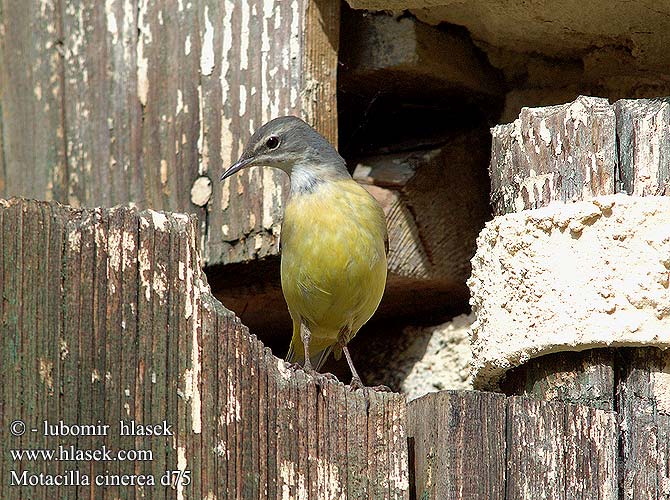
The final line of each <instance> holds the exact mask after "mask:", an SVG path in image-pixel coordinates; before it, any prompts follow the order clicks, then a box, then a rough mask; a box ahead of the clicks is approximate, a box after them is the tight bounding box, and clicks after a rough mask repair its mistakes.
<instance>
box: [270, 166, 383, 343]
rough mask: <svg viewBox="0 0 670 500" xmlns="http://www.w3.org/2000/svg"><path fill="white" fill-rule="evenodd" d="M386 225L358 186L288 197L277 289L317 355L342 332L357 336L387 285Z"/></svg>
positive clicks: (331, 186)
mask: <svg viewBox="0 0 670 500" xmlns="http://www.w3.org/2000/svg"><path fill="white" fill-rule="evenodd" d="M385 241H386V221H385V218H384V213H383V212H382V210H381V207H380V206H379V204H378V203H377V202H376V201H375V199H374V198H373V197H372V196H371V195H370V194H369V193H368V192H367V191H365V189H363V188H362V187H361V186H359V185H358V184H357V183H356V182H355V181H353V180H350V179H347V180H338V181H329V182H324V183H322V184H320V185H318V186H317V187H316V188H315V189H314V191H313V192H311V193H308V194H300V195H298V196H295V197H293V198H292V199H291V200H290V201H289V203H288V204H287V206H286V211H285V214H284V222H283V224H282V232H281V244H282V258H281V282H282V290H283V292H284V297H285V298H286V302H287V304H288V308H289V311H290V313H291V317H292V318H293V320H294V338H295V333H296V332H295V326H296V322H297V323H298V325H299V322H300V318H302V319H303V320H305V321H306V323H307V325H308V326H309V327H310V329H311V331H312V339H313V346H314V350H318V349H319V348H320V347H321V346H323V347H325V346H327V345H331V344H332V343H333V342H334V341H335V340H336V339H337V336H338V335H339V333H340V332H341V331H342V330H343V329H347V330H348V331H349V332H351V334H350V336H353V335H354V334H356V332H357V331H358V330H359V329H360V328H361V326H363V324H365V322H367V321H368V319H370V317H371V316H372V314H373V313H374V312H375V310H376V309H377V306H378V305H379V302H380V300H381V298H382V295H383V293H384V287H385V285H386V248H385Z"/></svg>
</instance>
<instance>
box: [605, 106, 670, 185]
mask: <svg viewBox="0 0 670 500" xmlns="http://www.w3.org/2000/svg"><path fill="white" fill-rule="evenodd" d="M614 112H615V113H616V128H617V139H618V144H619V149H618V151H619V172H620V174H619V175H620V179H619V182H620V186H618V188H620V189H622V190H623V191H626V192H627V193H628V194H632V195H635V196H650V195H651V196H655V195H667V194H670V184H669V183H670V130H668V123H669V122H670V98H665V99H621V100H619V101H617V102H615V103H614Z"/></svg>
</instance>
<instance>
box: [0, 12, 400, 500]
mask: <svg viewBox="0 0 670 500" xmlns="http://www.w3.org/2000/svg"><path fill="white" fill-rule="evenodd" d="M165 21H166V22H167V20H165ZM16 235H19V237H18V238H17V237H16ZM112 235H113V236H112ZM196 238H197V225H196V220H195V218H194V217H185V216H182V215H178V214H170V213H162V212H154V211H150V210H147V211H142V212H138V211H137V210H135V209H127V208H115V209H72V208H69V207H64V206H62V205H58V204H55V203H45V202H29V201H24V200H11V201H9V202H0V283H2V285H1V286H2V296H3V299H4V300H2V301H0V317H2V318H3V322H2V323H1V324H0V330H1V331H0V334H1V335H0V338H2V342H1V349H0V405H1V406H2V408H3V411H2V412H0V425H1V426H3V427H2V428H5V429H8V428H9V425H10V423H11V421H12V420H14V419H16V418H23V419H25V420H26V422H30V423H31V424H29V425H35V423H36V422H40V421H42V420H44V419H48V420H50V421H52V420H53V421H56V422H57V421H58V420H63V421H64V422H66V423H80V424H85V423H95V422H96V421H98V420H100V421H101V422H102V423H106V424H107V423H108V424H110V425H111V426H112V427H113V428H114V430H115V431H114V432H111V433H110V434H109V435H108V436H102V437H96V436H85V437H81V436H80V437H79V438H76V437H75V438H73V437H71V436H70V437H67V436H66V437H64V438H63V439H62V440H61V439H60V438H59V442H58V443H57V444H63V446H66V447H67V446H70V445H76V446H77V447H78V448H91V449H93V448H96V447H99V446H101V445H103V444H105V445H106V446H108V448H110V449H113V450H117V449H120V448H124V449H150V450H152V452H153V460H152V461H140V462H136V463H133V462H123V461H113V462H79V463H76V464H75V465H73V466H72V468H74V469H77V470H80V471H81V472H82V473H90V474H96V473H98V474H100V473H104V472H105V471H106V470H107V471H109V473H110V474H119V473H123V474H153V475H154V477H155V478H156V479H157V480H159V479H160V477H161V475H162V474H164V472H165V470H189V471H191V472H190V479H191V482H190V483H189V484H179V483H178V482H175V484H174V485H173V488H171V487H168V489H165V488H164V487H162V486H160V485H158V486H156V487H144V488H142V487H132V486H124V487H118V486H117V487H111V488H109V489H105V490H104V495H105V497H107V496H109V497H110V498H124V497H125V496H127V495H130V496H131V497H138V498H139V497H142V498H158V497H161V498H163V497H165V495H166V492H167V495H168V496H170V497H171V498H174V497H176V498H184V499H200V498H207V497H209V498H259V499H260V498H263V499H265V498H281V495H289V496H288V497H287V498H317V496H316V492H317V491H323V492H328V494H329V495H330V496H326V497H322V498H345V497H346V496H345V492H349V495H350V496H349V498H364V497H365V494H362V493H361V492H365V491H378V492H383V493H381V494H380V495H376V496H375V498H388V499H405V500H406V499H407V498H408V496H407V495H408V482H407V479H406V478H407V469H406V464H407V449H406V437H405V403H404V398H403V397H402V396H401V395H398V394H377V393H370V394H366V393H364V392H362V391H358V392H355V393H352V392H350V391H348V389H346V388H345V387H344V386H343V385H342V384H339V383H334V382H319V383H317V382H316V381H315V380H314V379H313V378H311V377H308V376H307V375H305V373H304V372H302V371H293V370H291V369H289V368H287V367H286V366H285V365H284V362H283V361H281V360H279V359H277V358H276V357H274V356H273V355H272V353H271V352H270V351H269V350H267V349H265V348H264V347H263V345H262V344H261V343H260V342H259V341H258V340H257V339H256V338H255V337H253V336H250V335H249V333H248V330H247V329H246V328H245V327H243V326H242V325H241V324H240V322H239V320H238V319H237V318H235V317H234V316H233V315H232V313H230V312H229V311H228V310H226V309H225V308H224V307H223V306H222V305H221V304H220V303H219V302H218V301H216V300H215V299H214V298H213V297H212V295H211V293H210V291H209V287H208V286H207V283H206V281H205V278H204V275H203V273H202V270H201V259H200V255H199V252H198V251H197V248H196ZM27 277H30V279H27ZM31 360H32V361H31ZM17 394H22V395H23V396H21V397H17ZM347 401H350V402H351V405H350V406H348V405H347ZM324 410H325V411H324ZM345 410H346V411H345ZM119 419H125V420H129V419H134V420H135V421H136V422H137V423H145V424H148V423H152V424H158V423H161V422H162V421H163V420H166V421H167V423H168V424H169V425H171V426H172V429H173V430H174V433H175V434H174V436H168V437H166V438H163V437H154V438H151V439H147V438H145V437H142V436H136V437H134V436H119V434H118V432H117V430H116V429H118V420H119ZM347 436H351V437H352V438H354V439H353V440H350V439H348V438H347ZM9 439H10V442H11V446H12V447H14V446H16V447H21V448H49V447H54V446H55V445H54V443H53V441H52V439H51V438H44V437H43V436H38V435H37V434H33V433H28V434H26V435H25V436H24V437H23V438H21V439H19V438H16V439H15V438H11V437H10V438H9ZM14 439H15V440H14ZM0 462H1V464H0V465H2V470H5V471H7V470H10V469H13V468H15V467H16V463H15V462H11V461H10V457H9V455H6V456H5V455H3V456H2V458H0ZM53 467H54V466H53V463H52V462H41V463H36V464H35V465H34V467H33V466H32V465H31V467H30V469H31V470H35V471H36V472H37V473H39V472H44V473H51V474H53V473H54V472H55V470H54V468H53ZM387 471H394V472H393V475H391V474H390V473H387ZM2 477H7V476H2ZM49 491H51V490H50V489H48V488H39V487H36V488H16V487H12V486H10V485H9V482H8V481H4V480H3V481H0V497H2V498H3V499H7V500H13V499H17V498H19V497H23V496H25V495H26V494H29V495H30V496H31V498H46V497H49V498H51V497H50V496H49V495H50V493H48V492H49ZM68 491H70V492H72V495H79V496H80V497H82V498H83V497H84V496H88V495H89V494H90V491H91V490H90V487H86V486H81V487H68ZM100 491H101V490H97V489H95V488H94V492H97V493H96V494H101V493H100Z"/></svg>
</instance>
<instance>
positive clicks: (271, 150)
mask: <svg viewBox="0 0 670 500" xmlns="http://www.w3.org/2000/svg"><path fill="white" fill-rule="evenodd" d="M251 166H261V167H274V168H279V169H281V170H283V171H284V172H286V173H287V174H289V175H291V174H293V173H294V171H295V170H296V169H301V170H302V171H307V172H310V173H314V174H315V175H316V174H317V173H318V174H319V175H328V174H329V173H330V172H331V171H332V173H334V174H342V171H344V172H345V173H346V166H345V163H344V160H343V159H342V157H341V156H340V155H339V154H338V153H337V151H335V148H333V146H331V145H330V143H329V142H328V141H327V140H326V139H325V138H324V137H323V136H322V135H321V134H319V133H318V132H317V131H316V130H314V129H313V128H312V127H310V126H309V125H307V124H306V123H305V122H304V121H302V120H301V119H300V118H296V117H295V116H283V117H281V118H275V119H274V120H271V121H269V122H268V123H266V124H265V125H263V126H262V127H261V128H259V129H258V130H257V131H256V132H255V133H254V135H252V136H251V139H249V142H248V144H247V147H246V148H245V149H244V152H243V153H242V156H240V159H239V160H238V161H237V162H235V164H233V165H232V166H231V167H230V168H228V169H227V170H226V171H225V172H224V173H223V175H222V176H221V180H223V179H225V178H226V177H230V176H231V175H233V174H234V173H236V172H238V171H240V170H241V169H243V168H245V167H251ZM347 175H348V174H347Z"/></svg>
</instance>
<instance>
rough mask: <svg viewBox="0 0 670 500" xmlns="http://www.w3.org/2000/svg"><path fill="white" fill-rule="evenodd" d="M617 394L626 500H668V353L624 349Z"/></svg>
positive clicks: (669, 407)
mask: <svg viewBox="0 0 670 500" xmlns="http://www.w3.org/2000/svg"><path fill="white" fill-rule="evenodd" d="M622 351H623V355H622V357H623V360H624V362H623V363H621V368H622V369H621V374H620V379H621V383H620V386H619V392H618V408H619V419H620V422H621V426H620V429H621V456H622V461H623V463H622V464H621V465H622V473H623V477H622V484H621V491H622V495H621V497H620V498H623V499H626V500H628V499H642V498H653V499H662V498H667V495H668V492H669V489H668V485H669V484H670V476H669V475H668V469H669V468H670V458H669V457H668V440H669V439H670V400H669V398H668V386H667V379H668V373H670V356H669V355H668V352H667V351H664V350H661V349H658V348H653V347H648V348H639V349H636V348H629V349H623V350H622Z"/></svg>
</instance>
